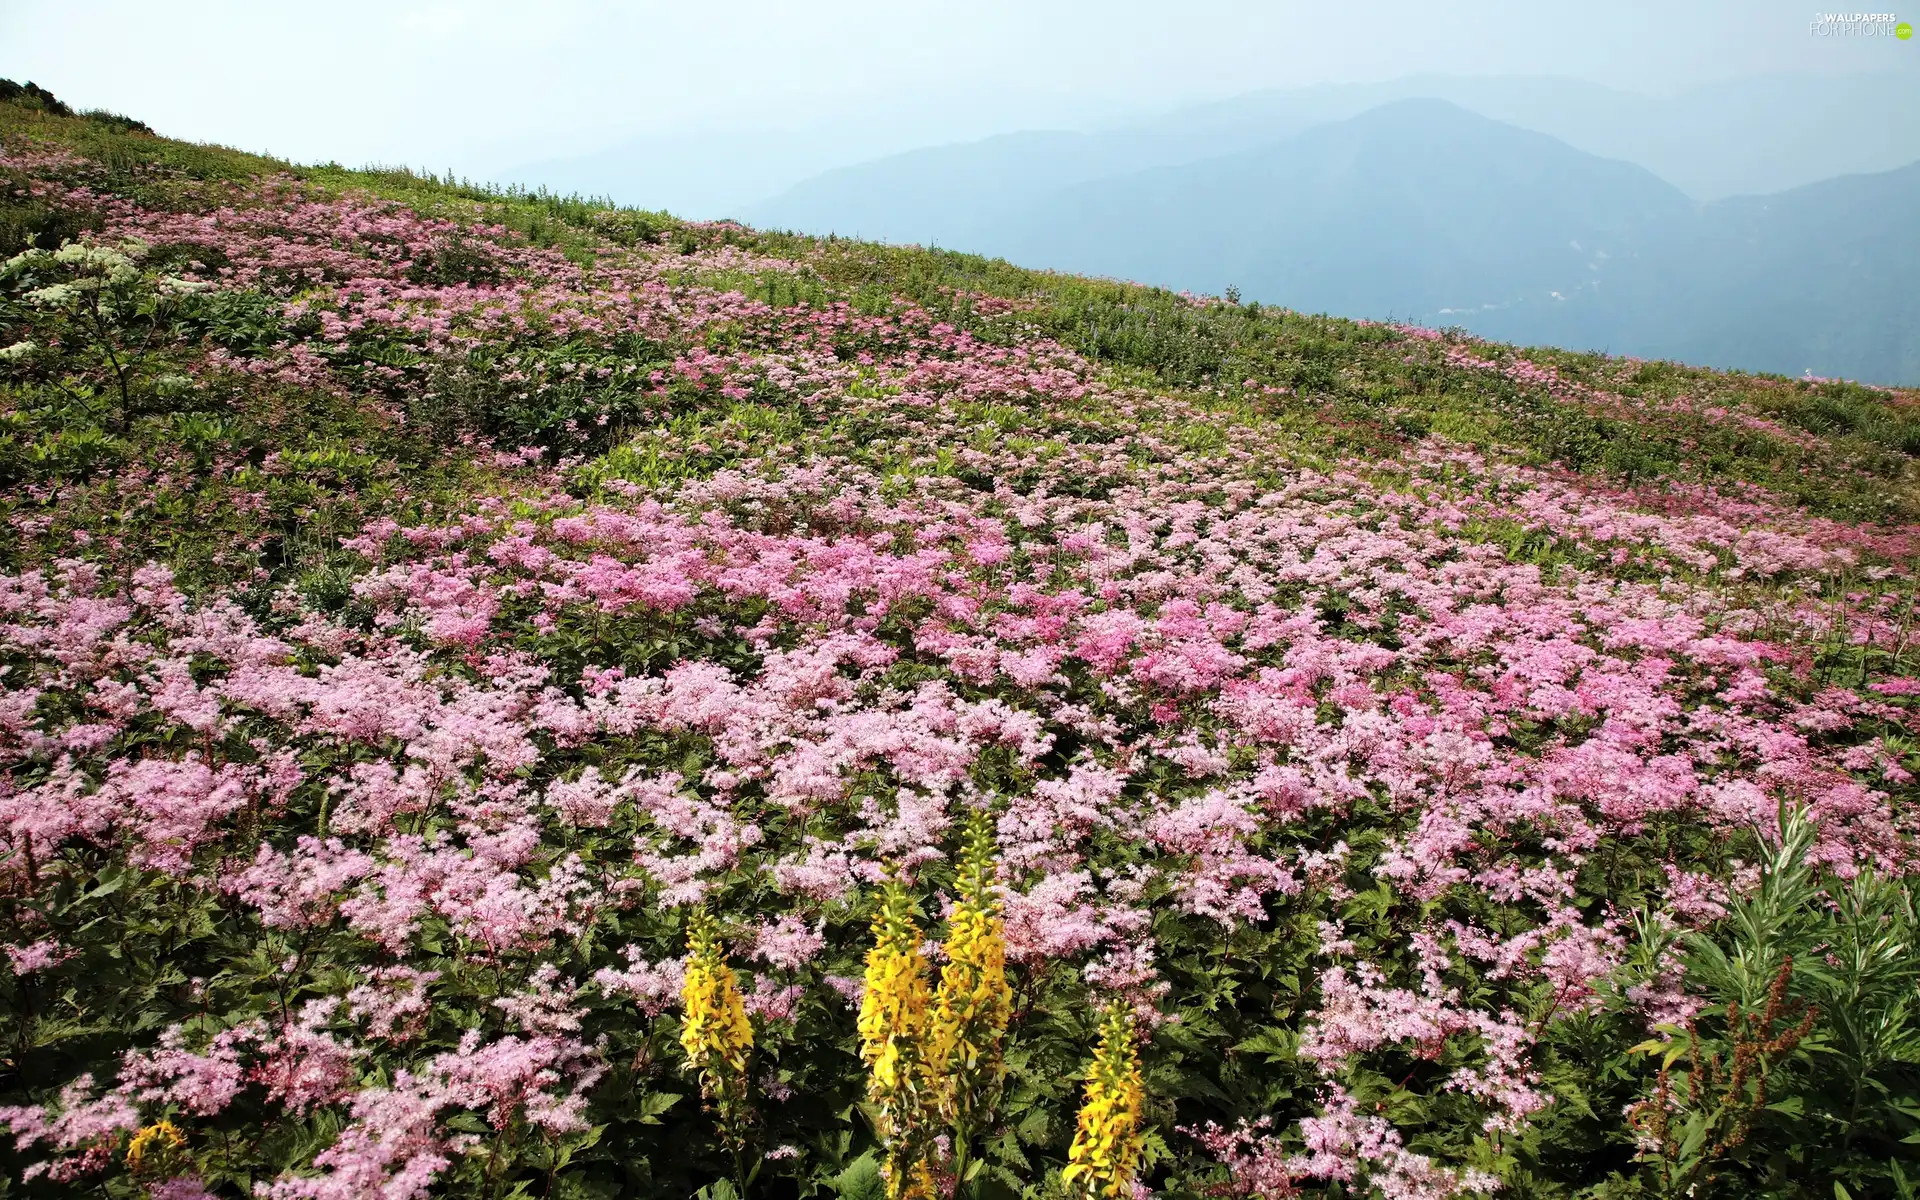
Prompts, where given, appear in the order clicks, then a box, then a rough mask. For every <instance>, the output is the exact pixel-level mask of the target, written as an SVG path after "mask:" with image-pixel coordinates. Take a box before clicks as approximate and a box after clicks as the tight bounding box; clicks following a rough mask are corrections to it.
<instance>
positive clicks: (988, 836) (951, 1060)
mask: <svg viewBox="0 0 1920 1200" xmlns="http://www.w3.org/2000/svg"><path fill="white" fill-rule="evenodd" d="M998 875H999V862H998V860H997V859H996V858H995V856H994V842H993V830H992V828H991V826H989V825H988V824H987V822H986V819H985V818H984V817H983V816H976V817H975V818H974V821H973V827H972V829H971V830H970V832H969V835H968V838H967V846H966V850H965V852H964V853H963V855H962V857H961V860H960V877H959V881H958V886H959V893H960V895H959V900H958V902H957V903H956V904H955V905H954V907H953V915H952V916H951V917H950V918H948V922H947V941H946V946H945V949H946V956H947V963H946V965H945V966H944V967H942V968H941V969H940V987H939V989H938V991H936V992H935V994H934V999H933V1027H932V1030H931V1033H930V1036H929V1047H928V1059H929V1061H930V1063H931V1065H932V1069H933V1073H934V1077H935V1084H936V1086H935V1091H936V1094H937V1103H938V1105H939V1108H940V1115H941V1116H942V1117H944V1118H945V1119H946V1120H947V1121H949V1122H951V1123H953V1124H954V1126H955V1132H956V1134H957V1135H958V1137H959V1138H960V1139H964V1138H965V1137H966V1136H967V1135H968V1134H970V1133H971V1131H972V1127H973V1124H974V1116H975V1114H976V1113H977V1112H978V1111H980V1110H982V1109H984V1108H986V1107H988V1106H990V1105H991V1104H992V1103H993V1098H994V1093H995V1092H996V1091H997V1090H998V1088H999V1085H1000V1082H1001V1079H1002V1077H1003V1075H1004V1074H1005V1070H1004V1064H1003V1062H1002V1059H1001V1042H1002V1039H1004V1037H1005V1036H1006V1032H1007V1022H1008V1020H1009V1019H1011V1017H1012V1014H1013V989H1012V988H1010V987H1008V986H1007V943H1006V937H1005V932H1004V930H1003V928H1002V925H1001V921H1000V901H999V898H998V897H997V896H996V895H995V894H994V891H993V888H994V884H995V882H996V880H997V877H998Z"/></svg>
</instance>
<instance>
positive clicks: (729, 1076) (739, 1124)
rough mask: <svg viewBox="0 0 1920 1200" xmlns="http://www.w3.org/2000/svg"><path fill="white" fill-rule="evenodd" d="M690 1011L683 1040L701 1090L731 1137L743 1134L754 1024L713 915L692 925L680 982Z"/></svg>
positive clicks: (697, 917) (701, 913)
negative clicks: (749, 1018) (683, 972)
mask: <svg viewBox="0 0 1920 1200" xmlns="http://www.w3.org/2000/svg"><path fill="white" fill-rule="evenodd" d="M680 999H681V1003H682V1006H683V1007H684V1010H685V1011H684V1013H683V1015H682V1018H681V1024H680V1045H681V1047H682V1048H683V1049H684V1050H686V1052H687V1062H688V1063H689V1065H691V1066H692V1067H693V1068H694V1070H696V1071H698V1072H699V1074H700V1091H701V1094H702V1095H703V1096H705V1097H706V1099H707V1101H708V1102H709V1103H710V1104H712V1105H713V1106H714V1107H715V1108H716V1109H717V1110H718V1111H719V1114H720V1121H721V1126H722V1134H723V1136H724V1137H725V1138H726V1139H727V1140H728V1141H729V1142H737V1141H739V1140H740V1138H741V1137H742V1136H743V1128H744V1122H745V1117H746V1103H747V1055H748V1053H749V1052H751V1051H752V1049H753V1026H752V1025H751V1024H750V1023H749V1022H748V1020H747V1008H746V1005H745V1004H744V1003H742V1002H741V999H740V989H739V988H738V987H737V986H735V984H734V979H733V968H732V967H730V966H728V965H727V960H726V955H725V954H724V953H723V952H722V950H721V947H720V942H719V938H718V936H717V935H716V932H715V930H714V927H713V919H712V918H711V917H710V916H708V915H707V914H706V912H704V911H697V912H695V913H694V916H693V921H692V923H691V924H690V925H689V926H688V930H687V975H686V980H685V982H684V983H683V984H682V985H681V988H680Z"/></svg>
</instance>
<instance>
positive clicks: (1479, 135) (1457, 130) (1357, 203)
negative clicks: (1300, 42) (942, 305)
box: [965, 100, 1695, 324]
mask: <svg viewBox="0 0 1920 1200" xmlns="http://www.w3.org/2000/svg"><path fill="white" fill-rule="evenodd" d="M1694 207H1695V205H1694V203H1693V202H1692V201H1691V200H1689V199H1688V198H1687V197H1686V196H1685V195H1684V194H1682V193H1681V192H1680V191H1679V190H1678V189H1676V188H1674V187H1673V186H1672V185H1671V184H1668V183H1666V182H1664V181H1662V180H1661V179H1659V178H1658V177H1656V176H1654V175H1653V174H1652V173H1650V172H1648V171H1646V170H1644V169H1642V168H1640V167H1636V166H1633V165H1631V164H1629V163H1623V162H1616V161H1612V160H1608V159H1601V158H1596V157H1594V156H1593V155H1589V154H1584V153H1582V152H1580V151H1578V150H1575V149H1573V148H1572V147H1570V146H1568V145H1566V144H1565V143H1562V142H1559V141H1556V140H1554V139H1553V138H1550V137H1547V136H1546V135H1544V134H1538V133H1532V132H1529V131H1527V130H1522V129H1516V128H1514V127H1513V126H1511V125H1505V124H1501V123H1500V122H1497V121H1490V120H1488V119H1486V118H1485V117H1480V116H1476V115H1474V114H1472V113H1469V112H1467V111H1466V110H1464V109H1461V108H1458V107H1455V106H1453V105H1450V104H1446V103H1443V102H1441V101H1436V100H1406V101H1400V102H1398V103H1395V104H1389V105H1384V106H1382V107H1379V108H1376V109H1373V110H1371V111H1369V112H1366V113H1363V114H1362V115H1360V116H1358V117H1354V118H1351V119H1349V120H1346V121H1338V122H1332V123H1329V124H1325V125H1318V126H1315V127H1314V128H1312V129H1309V130H1308V131H1307V132H1305V133H1303V134H1299V135H1296V136H1295V137H1293V138H1290V139H1288V140H1286V141H1284V142H1281V143H1279V144H1278V145H1275V146H1270V147H1268V148H1266V149H1262V150H1257V151H1252V152H1249V153H1244V154H1235V155H1228V156H1224V157H1220V158H1214V159H1208V160H1205V161H1203V162H1198V163H1187V164H1183V165H1181V166H1177V167H1161V168H1156V169H1154V170H1151V171H1144V172H1138V173H1135V174H1132V175H1128V176H1120V177H1114V178H1107V179H1100V180H1096V181H1093V182H1090V183H1085V184H1080V185H1077V186H1074V187H1071V188H1067V189H1065V190H1062V191H1060V192H1057V193H1055V194H1054V195H1052V196H1050V197H1048V198H1047V199H1046V200H1044V201H1042V202H1041V203H1039V204H1037V205H1034V206H1032V207H1030V208H1028V209H1026V210H1024V211H1022V212H1019V213H1017V214H1012V215H1010V216H1006V217H1003V218H1001V219H999V220H997V221H993V222H988V223H982V224H981V225H978V226H976V227H975V228H974V229H973V230H972V231H971V232H970V233H969V234H968V235H967V241H966V243H965V245H966V246H967V248H978V249H979V250H981V251H982V252H985V253H989V254H997V255H1003V256H1005V257H1006V258H1008V259H1010V260H1012V261H1014V262H1019V263H1027V264H1032V265H1036V266H1046V267H1054V268H1058V269H1061V270H1066V271H1077V272H1084V273H1090V274H1096V275H1116V276H1121V277H1125V278H1129V279H1140V280H1145V281H1148V282H1153V283H1164V284H1167V285H1169V286H1175V287H1184V288H1191V289H1193V290H1195V291H1203V292H1211V293H1218V292H1220V291H1222V290H1224V289H1225V288H1226V287H1228V286H1229V285H1235V286H1238V287H1239V288H1240V289H1241V291H1242V292H1244V293H1245V294H1246V295H1248V296H1249V297H1255V298H1260V299H1265V300H1270V301H1273V302H1276V303H1282V304H1285V305H1287V306H1288V307H1291V308H1298V309H1304V310H1309V311H1324V312H1333V313H1341V314H1347V315H1354V316H1370V317H1385V316H1388V315H1398V316H1402V317H1406V318H1409V319H1419V320H1425V321H1438V322H1439V323H1441V324H1449V323H1461V324H1470V323H1471V322H1470V321H1469V320H1468V317H1469V316H1470V315H1474V314H1479V313H1482V312H1489V311H1498V310H1502V309H1507V308H1513V307H1517V306H1527V305H1530V304H1543V303H1546V302H1549V301H1552V300H1554V299H1555V297H1556V295H1557V296H1560V297H1564V296H1567V295H1570V294H1573V293H1575V292H1578V291H1581V290H1585V289H1588V288H1590V287H1592V285H1593V281H1594V279H1595V278H1596V277H1597V276H1601V275H1605V274H1609V273H1615V272H1618V271H1619V270H1620V269H1621V268H1622V265H1623V263H1624V262H1625V260H1627V259H1630V258H1631V257H1632V256H1633V255H1634V254H1635V253H1637V252H1638V249H1639V247H1640V246H1641V245H1643V244H1644V243H1646V242H1647V241H1648V240H1649V239H1650V238H1651V237H1653V236H1654V233H1653V231H1654V230H1656V229H1658V228H1660V227H1663V226H1667V225H1671V224H1672V223H1673V222H1676V221H1680V220H1684V219H1686V218H1687V217H1688V216H1689V215H1690V214H1691V213H1692V212H1693V210H1694Z"/></svg>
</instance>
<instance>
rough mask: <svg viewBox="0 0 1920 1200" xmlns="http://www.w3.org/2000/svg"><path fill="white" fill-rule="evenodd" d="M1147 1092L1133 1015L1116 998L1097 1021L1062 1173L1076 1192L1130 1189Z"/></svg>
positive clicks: (1100, 1194) (1111, 1199) (1114, 1197)
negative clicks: (1095, 1046) (1095, 1043)
mask: <svg viewBox="0 0 1920 1200" xmlns="http://www.w3.org/2000/svg"><path fill="white" fill-rule="evenodd" d="M1146 1098H1147V1096H1146V1088H1145V1086H1144V1085H1143V1084H1142V1083H1141V1079H1140V1055H1139V1053H1138V1052H1137V1051H1136V1050H1135V1049H1134V1045H1133V1016H1132V1013H1131V1012H1130V1010H1128V1008H1127V1007H1126V1006H1125V1005H1124V1004H1119V1003H1116V1004H1114V1005H1113V1007H1111V1008H1109V1009H1108V1010H1107V1016H1106V1020H1105V1021H1103V1022H1102V1023H1101V1027H1100V1048H1099V1049H1098V1050H1097V1051H1095V1053H1094V1056H1093V1067H1092V1069H1091V1070H1089V1071H1088V1072H1087V1092H1086V1103H1085V1104H1084V1105H1083V1106H1082V1107H1081V1109H1080V1122H1079V1125H1078V1127H1077V1128H1076V1129H1075V1130H1074V1134H1073V1145H1072V1146H1071V1147H1069V1148H1068V1150H1067V1169H1066V1170H1065V1171H1064V1172H1063V1173H1062V1176H1061V1177H1062V1179H1064V1180H1065V1182H1066V1183H1067V1184H1068V1185H1069V1186H1071V1187H1072V1188H1073V1189H1074V1190H1075V1192H1076V1193H1077V1194H1079V1195H1082V1196H1087V1197H1094V1198H1097V1200H1118V1198H1119V1197H1121V1196H1126V1195H1130V1194H1131V1193H1132V1190H1133V1177H1134V1174H1135V1173H1136V1172H1137V1171H1138V1170H1139V1169H1140V1151H1141V1148H1142V1145H1143V1142H1144V1139H1143V1138H1142V1136H1141V1132H1140V1118H1141V1115H1142V1113H1143V1111H1144V1109H1145V1107H1146Z"/></svg>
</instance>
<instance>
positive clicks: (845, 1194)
mask: <svg viewBox="0 0 1920 1200" xmlns="http://www.w3.org/2000/svg"><path fill="white" fill-rule="evenodd" d="M831 1182H832V1184H833V1190H834V1192H835V1193H836V1194H837V1195H838V1196H839V1197H840V1200H882V1197H884V1196H885V1195H886V1187H885V1182H884V1180H882V1178H881V1176H880V1160H879V1159H877V1158H875V1157H874V1153H873V1151H871V1150H869V1151H867V1152H866V1153H865V1154H862V1155H861V1156H860V1157H859V1158H856V1159H854V1160H853V1161H852V1162H850V1163H848V1164H847V1165H846V1167H845V1168H844V1169H842V1170H841V1172H840V1173H839V1174H838V1175H835V1176H834V1177H833V1179H832V1181H831Z"/></svg>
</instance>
